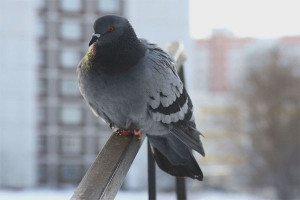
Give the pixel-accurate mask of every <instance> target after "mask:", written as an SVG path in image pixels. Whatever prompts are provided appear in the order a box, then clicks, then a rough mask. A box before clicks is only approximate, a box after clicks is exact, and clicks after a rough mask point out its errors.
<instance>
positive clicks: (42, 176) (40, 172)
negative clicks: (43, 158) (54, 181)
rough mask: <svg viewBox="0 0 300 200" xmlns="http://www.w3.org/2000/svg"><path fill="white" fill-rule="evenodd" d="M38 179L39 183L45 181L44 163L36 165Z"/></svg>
mask: <svg viewBox="0 0 300 200" xmlns="http://www.w3.org/2000/svg"><path fill="white" fill-rule="evenodd" d="M38 179H39V182H40V183H45V182H46V181H47V166H46V165H44V164H41V165H39V166H38Z"/></svg>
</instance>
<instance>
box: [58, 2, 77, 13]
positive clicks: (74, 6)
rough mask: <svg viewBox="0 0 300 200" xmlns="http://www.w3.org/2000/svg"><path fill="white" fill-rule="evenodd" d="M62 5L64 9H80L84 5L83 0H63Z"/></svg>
mask: <svg viewBox="0 0 300 200" xmlns="http://www.w3.org/2000/svg"><path fill="white" fill-rule="evenodd" d="M60 6H61V8H62V9H63V10H64V11H75V12H76V11H79V10H80V9H81V7H82V5H81V0H61V1H60Z"/></svg>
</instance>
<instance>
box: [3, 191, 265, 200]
mask: <svg viewBox="0 0 300 200" xmlns="http://www.w3.org/2000/svg"><path fill="white" fill-rule="evenodd" d="M73 191H74V189H68V190H51V189H35V190H21V191H16V190H0V200H53V199H55V200H66V199H70V197H71V196H72V194H73ZM115 199H116V200H141V199H148V194H147V192H146V191H142V192H135V191H120V192H119V193H118V194H117V196H116V198H115ZM157 199H158V200H164V199H176V196H175V193H158V195H157ZM188 199H189V200H267V199H263V198H260V197H257V196H253V195H250V194H232V193H225V192H217V191H203V192H201V193H200V192H198V193H189V194H188Z"/></svg>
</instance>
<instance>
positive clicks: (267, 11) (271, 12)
mask: <svg viewBox="0 0 300 200" xmlns="http://www.w3.org/2000/svg"><path fill="white" fill-rule="evenodd" d="M190 19H191V24H190V25H191V36H192V37H193V38H206V37H209V36H210V35H211V32H212V30H213V29H227V30H230V31H231V32H232V33H233V34H234V35H235V36H237V37H247V36H250V37H256V38H276V37H280V36H286V35H300V0H190Z"/></svg>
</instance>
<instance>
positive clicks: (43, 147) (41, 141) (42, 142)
mask: <svg viewBox="0 0 300 200" xmlns="http://www.w3.org/2000/svg"><path fill="white" fill-rule="evenodd" d="M46 137H47V136H45V135H41V136H39V137H38V145H37V146H38V151H39V153H46V152H47V138H46Z"/></svg>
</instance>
